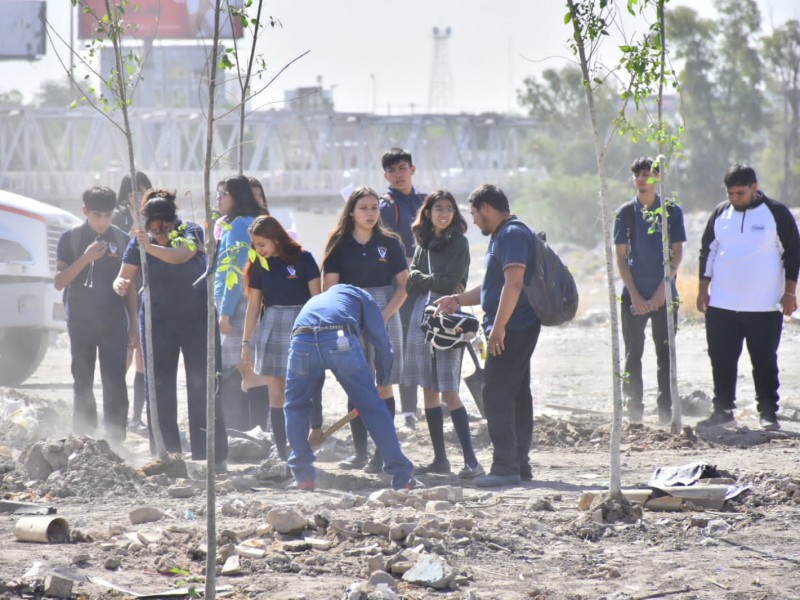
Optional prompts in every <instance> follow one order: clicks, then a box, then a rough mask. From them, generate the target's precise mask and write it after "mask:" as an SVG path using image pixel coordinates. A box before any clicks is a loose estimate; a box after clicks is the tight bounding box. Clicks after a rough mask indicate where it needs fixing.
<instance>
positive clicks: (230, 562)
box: [221, 554, 242, 576]
mask: <svg viewBox="0 0 800 600" xmlns="http://www.w3.org/2000/svg"><path fill="white" fill-rule="evenodd" d="M221 574H222V575H226V576H232V575H241V574H242V566H241V565H240V564H239V557H238V556H237V555H235V554H234V555H233V556H229V557H228V559H227V560H226V561H225V564H224V565H222V571H221Z"/></svg>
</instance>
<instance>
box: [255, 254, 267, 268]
mask: <svg viewBox="0 0 800 600" xmlns="http://www.w3.org/2000/svg"><path fill="white" fill-rule="evenodd" d="M258 262H260V263H261V268H263V269H264V270H265V271H269V262H267V259H266V258H265V257H263V256H261V255H260V254H259V255H258Z"/></svg>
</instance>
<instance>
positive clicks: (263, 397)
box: [244, 385, 269, 431]
mask: <svg viewBox="0 0 800 600" xmlns="http://www.w3.org/2000/svg"><path fill="white" fill-rule="evenodd" d="M244 395H245V397H246V398H247V405H248V407H249V409H250V425H251V426H252V427H255V426H256V425H258V426H260V427H261V429H263V430H264V431H266V430H267V420H268V419H269V411H268V407H269V387H268V386H266V385H259V386H256V387H251V388H250V389H249V390H247V391H246V392H244Z"/></svg>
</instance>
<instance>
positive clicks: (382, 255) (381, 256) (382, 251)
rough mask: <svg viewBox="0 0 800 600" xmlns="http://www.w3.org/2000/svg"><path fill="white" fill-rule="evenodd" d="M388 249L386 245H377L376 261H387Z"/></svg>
mask: <svg viewBox="0 0 800 600" xmlns="http://www.w3.org/2000/svg"><path fill="white" fill-rule="evenodd" d="M388 251H389V249H388V248H387V247H386V246H378V257H379V258H378V262H388V261H387V260H386V253H387V252H388Z"/></svg>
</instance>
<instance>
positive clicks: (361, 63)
mask: <svg viewBox="0 0 800 600" xmlns="http://www.w3.org/2000/svg"><path fill="white" fill-rule="evenodd" d="M0 2H2V0H0ZM679 4H684V5H690V6H692V7H693V8H695V10H697V11H698V12H699V13H700V14H701V15H702V16H704V17H708V18H713V17H714V16H715V14H716V13H715V11H714V9H713V4H712V0H672V1H671V2H670V3H669V5H668V6H675V5H679ZM758 4H759V6H760V8H761V12H762V17H763V20H764V29H765V31H769V30H770V29H771V28H772V26H774V25H779V24H780V23H782V22H784V21H786V20H787V19H789V18H795V19H800V2H797V0H759V1H758ZM70 5H71V3H70V2H69V0H48V7H47V11H48V19H49V20H50V22H51V23H53V25H54V26H55V27H56V28H57V29H59V30H60V31H61V32H62V33H63V35H64V36H68V35H69V21H70V10H69V8H70ZM265 10H266V12H267V14H269V15H271V16H273V17H275V18H276V19H278V20H279V21H280V22H281V24H282V26H281V27H278V28H275V29H273V30H269V31H267V32H266V33H265V34H264V38H263V39H262V40H261V41H260V43H259V51H260V53H261V54H262V55H263V56H264V58H265V59H266V61H267V64H268V68H269V76H270V77H271V76H272V75H273V74H275V73H276V72H277V71H278V70H280V69H281V68H282V67H283V66H284V65H286V64H287V63H288V62H289V61H291V60H292V59H294V58H295V57H297V56H298V55H300V54H301V53H303V52H305V51H307V50H309V51H310V52H309V54H308V55H307V56H305V57H303V58H301V59H300V60H298V61H297V62H295V63H294V64H293V65H292V66H290V67H289V68H288V69H287V70H286V71H285V72H284V73H283V74H282V75H280V77H279V78H278V79H277V80H276V81H275V82H274V83H273V84H272V86H271V87H270V89H268V90H267V91H266V92H265V93H264V94H262V95H261V97H260V102H261V103H262V104H264V105H267V106H271V107H275V108H279V107H280V106H281V103H282V101H283V99H284V92H285V90H287V89H292V88H296V87H302V86H313V85H316V84H317V82H321V83H322V85H323V87H325V88H329V89H330V90H331V93H332V96H333V101H334V105H335V107H336V109H337V110H339V111H347V112H372V111H375V112H377V113H380V114H408V113H410V112H426V111H427V109H428V108H429V85H430V81H431V72H432V69H433V64H434V41H433V35H432V31H433V28H434V27H439V28H440V30H444V29H445V28H447V27H450V30H451V35H450V37H449V38H448V39H447V41H446V42H444V44H443V47H444V53H445V55H446V57H447V61H446V62H447V64H448V65H449V72H450V74H451V78H452V88H451V89H452V93H453V98H454V102H453V103H452V104H451V106H450V110H449V112H468V113H479V112H486V111H496V112H519V107H518V105H517V102H516V92H517V90H519V89H521V88H522V82H523V80H524V79H525V77H529V76H531V75H536V74H538V73H540V72H541V71H543V70H544V69H546V68H561V67H563V66H565V65H566V64H567V62H568V61H569V60H571V55H570V52H569V50H568V48H567V45H566V41H567V39H568V37H569V32H570V29H569V28H568V26H567V25H565V24H564V22H563V15H564V13H565V8H564V2H563V1H561V0H403V1H401V2H387V1H386V0H336V1H333V0H270V1H268V2H265ZM637 27H638V28H640V29H641V28H642V25H641V24H636V23H630V24H629V25H628V33H632V32H633V31H634V30H635V29H636V28H637ZM612 47H613V46H612ZM62 53H63V50H62ZM62 77H63V70H62V68H61V67H60V65H59V63H58V60H57V57H56V54H55V52H54V51H53V48H52V47H50V46H48V53H47V55H46V56H45V57H44V58H42V59H40V60H38V61H36V62H33V63H29V62H24V61H2V62H0V91H9V90H11V89H18V90H20V91H22V92H23V94H24V95H25V97H26V99H28V100H29V99H31V98H32V97H33V96H34V95H35V93H36V91H37V90H38V88H39V86H40V85H41V82H42V81H44V80H47V79H58V78H62Z"/></svg>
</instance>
